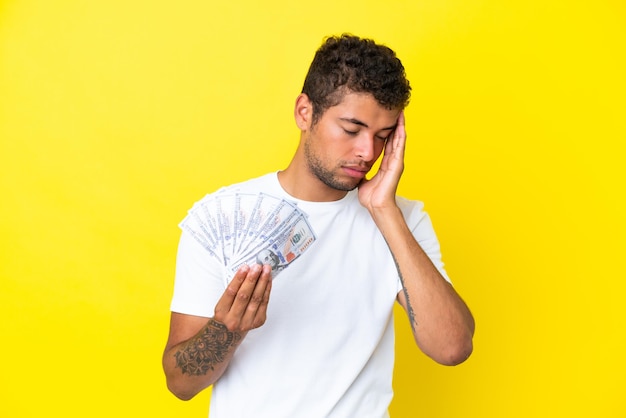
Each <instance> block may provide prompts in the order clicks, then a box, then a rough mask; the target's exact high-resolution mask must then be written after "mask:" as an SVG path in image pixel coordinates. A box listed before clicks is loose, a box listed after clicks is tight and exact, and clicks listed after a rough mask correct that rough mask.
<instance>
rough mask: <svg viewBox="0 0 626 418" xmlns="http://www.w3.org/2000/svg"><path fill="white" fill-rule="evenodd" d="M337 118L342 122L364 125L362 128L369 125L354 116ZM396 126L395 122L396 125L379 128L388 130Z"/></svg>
mask: <svg viewBox="0 0 626 418" xmlns="http://www.w3.org/2000/svg"><path fill="white" fill-rule="evenodd" d="M339 120H342V121H344V122H349V123H353V124H355V125H359V126H362V127H364V128H369V126H367V124H366V123H364V122H362V121H360V120H358V119H355V118H339ZM396 126H398V125H397V124H396V125H393V126H390V127H388V128H382V129H381V131H390V130H393V129H395V128H396Z"/></svg>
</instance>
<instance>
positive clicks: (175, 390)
mask: <svg viewBox="0 0 626 418" xmlns="http://www.w3.org/2000/svg"><path fill="white" fill-rule="evenodd" d="M167 389H168V390H169V391H170V392H172V394H173V395H174V396H176V397H177V398H178V399H180V400H181V401H189V400H191V399H192V398H193V397H194V396H196V395H197V392H193V391H190V390H188V389H186V388H183V387H179V386H177V385H176V384H174V383H173V382H170V381H169V380H168V381H167Z"/></svg>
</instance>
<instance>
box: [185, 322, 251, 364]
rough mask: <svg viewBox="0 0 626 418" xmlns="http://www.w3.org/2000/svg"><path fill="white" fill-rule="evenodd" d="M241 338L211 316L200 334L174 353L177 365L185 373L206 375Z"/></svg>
mask: <svg viewBox="0 0 626 418" xmlns="http://www.w3.org/2000/svg"><path fill="white" fill-rule="evenodd" d="M240 339H241V336H240V335H239V334H238V333H236V332H231V331H229V330H228V328H226V325H224V324H222V323H220V322H217V321H215V320H214V319H213V318H211V319H209V323H208V324H207V326H206V327H205V328H204V330H203V332H202V333H201V334H200V335H198V336H196V337H194V338H193V339H191V340H189V341H188V342H187V344H185V345H184V346H183V347H181V349H180V350H178V351H177V352H176V353H175V354H174V357H176V367H179V368H180V369H181V371H182V373H183V374H189V375H193V376H200V375H205V374H207V373H208V371H209V370H215V366H216V365H217V364H219V363H221V362H223V361H224V359H225V358H226V355H227V354H228V352H229V350H230V349H231V347H232V346H233V345H236V344H237V343H238V342H239V340H240Z"/></svg>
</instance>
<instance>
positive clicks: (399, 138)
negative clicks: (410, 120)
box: [391, 111, 406, 158]
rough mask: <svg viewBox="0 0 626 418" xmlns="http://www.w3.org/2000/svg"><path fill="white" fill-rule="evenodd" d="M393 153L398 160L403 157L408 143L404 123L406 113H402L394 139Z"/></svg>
mask: <svg viewBox="0 0 626 418" xmlns="http://www.w3.org/2000/svg"><path fill="white" fill-rule="evenodd" d="M391 142H392V144H393V152H394V156H396V158H398V157H400V156H403V153H404V144H405V142H406V129H405V123H404V111H402V112H400V116H399V117H398V123H397V125H396V129H395V131H394V134H393V138H392V141H391Z"/></svg>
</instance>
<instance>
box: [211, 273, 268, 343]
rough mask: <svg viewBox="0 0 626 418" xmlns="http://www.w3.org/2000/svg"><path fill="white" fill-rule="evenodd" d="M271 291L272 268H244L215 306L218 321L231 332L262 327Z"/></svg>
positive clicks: (236, 275) (236, 274)
mask: <svg viewBox="0 0 626 418" xmlns="http://www.w3.org/2000/svg"><path fill="white" fill-rule="evenodd" d="M270 291H271V268H270V266H268V265H264V266H261V265H258V264H255V265H254V266H251V267H250V266H242V267H241V268H240V269H239V270H238V271H237V272H236V273H235V276H234V277H233V279H232V280H231V282H230V283H229V285H228V287H227V288H226V290H225V291H224V294H223V295H222V297H221V298H220V300H219V301H218V303H217V305H216V306H215V319H216V320H218V321H220V322H222V323H223V324H224V325H226V327H227V328H228V329H229V330H231V331H249V330H251V329H253V328H258V327H260V326H261V325H263V324H264V323H265V318H266V313H267V305H268V303H269V295H270Z"/></svg>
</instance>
